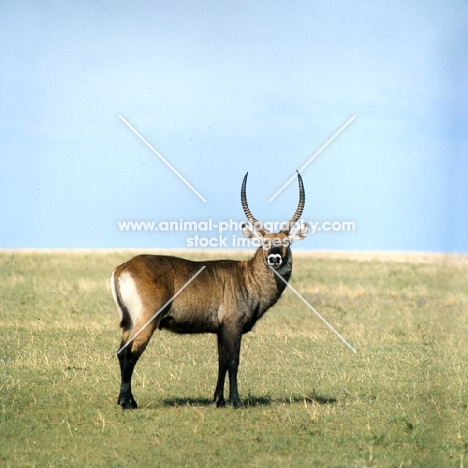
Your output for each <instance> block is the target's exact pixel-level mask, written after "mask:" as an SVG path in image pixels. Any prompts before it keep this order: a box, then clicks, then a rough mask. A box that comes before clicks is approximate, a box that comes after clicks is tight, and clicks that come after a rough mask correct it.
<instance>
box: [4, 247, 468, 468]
mask: <svg viewBox="0 0 468 468" xmlns="http://www.w3.org/2000/svg"><path fill="white" fill-rule="evenodd" d="M133 254H134V252H132V253H129V252H119V251H115V252H103V251H96V252H91V251H78V252H58V253H57V252H39V253H38V252H0V262H1V264H2V269H1V273H0V325H1V328H0V330H1V331H0V343H2V346H1V347H0V440H1V441H2V450H1V452H0V464H1V465H3V466H12V467H13V466H14V467H16V466H122V467H123V466H141V465H149V466H164V467H167V466H220V465H224V466H262V467H263V466H282V467H284V466H286V467H287V466H291V467H293V466H301V467H302V466H323V467H363V466H369V467H370V466H372V467H393V466H394V467H400V466H401V467H409V466H411V467H415V466H418V467H419V466H420V467H439V466H440V467H457V468H459V467H462V466H466V465H468V409H467V408H468V406H467V405H468V391H467V381H468V350H467V345H466V343H467V342H468V317H467V305H468V261H467V258H466V257H464V256H445V255H429V254H424V255H421V254H395V255H391V254H375V253H371V254H362V255H361V254H347V253H333V254H330V253H298V254H296V255H295V265H294V274H293V279H292V284H293V285H294V287H295V288H296V289H297V290H298V291H300V293H301V294H302V295H303V296H304V297H305V298H306V299H307V300H308V301H309V302H310V303H311V304H312V305H313V306H314V307H315V308H316V309H317V310H318V311H319V312H320V313H321V314H322V315H324V316H325V318H326V319H327V320H329V321H330V323H332V324H333V326H334V327H335V328H336V329H337V330H338V331H339V332H340V333H341V334H342V335H343V336H344V337H345V338H346V339H347V340H348V341H349V342H350V343H351V344H352V345H353V346H354V347H355V348H356V349H357V351H358V353H357V354H353V353H351V352H350V351H349V350H348V349H347V348H346V347H345V346H343V344H342V343H341V342H340V341H339V340H337V338H336V337H335V335H333V334H332V333H330V332H329V331H328V330H327V329H326V328H325V327H324V326H323V324H322V323H321V322H320V321H319V320H318V319H317V318H316V317H315V316H314V315H313V314H312V312H311V311H310V310H309V309H307V308H306V307H305V306H304V305H303V304H302V303H301V302H300V301H299V300H298V299H297V297H296V296H295V295H294V294H293V293H292V292H291V291H286V292H285V294H284V296H283V298H282V299H281V301H280V303H279V304H278V305H277V306H275V307H274V308H273V309H272V310H270V311H269V312H268V313H267V314H266V316H265V318H264V319H262V320H261V321H260V322H259V323H258V324H257V325H256V327H255V328H254V330H253V332H252V333H250V334H248V335H246V336H245V338H244V340H243V347H242V354H241V368H240V375H239V384H240V392H241V397H242V398H243V400H244V403H245V405H246V408H245V409H243V410H238V411H236V410H233V409H231V408H226V409H219V410H218V409H216V408H214V407H213V405H212V403H211V396H212V393H213V390H214V384H215V381H216V362H217V358H216V347H215V340H214V338H213V337H212V336H184V337H179V336H174V335H171V334H167V333H158V334H156V335H155V337H154V338H153V340H152V342H151V344H150V346H149V348H148V349H147V351H146V352H145V354H144V355H143V357H142V359H141V361H140V362H139V363H138V365H137V368H136V375H135V379H134V394H135V398H136V399H137V401H138V402H139V404H140V409H139V410H136V411H128V412H122V411H121V410H120V408H119V407H117V405H116V404H115V400H116V397H117V391H118V386H119V376H118V365H117V360H116V357H115V351H116V349H117V346H118V343H119V330H118V325H117V313H116V312H115V308H114V305H113V303H112V300H111V297H110V293H109V290H108V277H109V274H110V271H111V270H112V268H113V267H114V266H115V265H117V264H118V263H119V262H121V261H124V260H126V259H128V258H129V257H130V256H131V255H133ZM185 255H186V256H191V257H196V258H197V259H201V258H213V257H216V256H217V255H219V254H216V253H212V252H208V253H201V252H190V253H187V252H185ZM237 255H238V256H242V257H243V258H245V257H246V256H248V255H249V254H248V253H246V252H242V253H238V254H237ZM221 256H224V257H225V256H232V255H230V254H227V253H223V254H222V255H221Z"/></svg>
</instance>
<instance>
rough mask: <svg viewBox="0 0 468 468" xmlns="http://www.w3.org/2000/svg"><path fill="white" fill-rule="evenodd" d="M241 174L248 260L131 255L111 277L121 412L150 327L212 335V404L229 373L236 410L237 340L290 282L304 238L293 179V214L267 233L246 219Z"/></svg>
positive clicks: (220, 402) (130, 404) (129, 404)
mask: <svg viewBox="0 0 468 468" xmlns="http://www.w3.org/2000/svg"><path fill="white" fill-rule="evenodd" d="M247 176H248V173H247V174H246V175H245V177H244V179H243V182H242V188H241V203H242V208H243V210H244V213H245V216H246V217H247V220H248V221H249V223H244V224H243V225H242V232H243V234H244V236H245V237H246V238H247V239H250V240H256V242H258V243H259V244H260V246H259V247H258V249H257V250H256V252H255V254H254V256H253V257H252V258H251V259H250V260H247V261H235V260H212V261H202V262H196V261H191V260H187V259H183V258H179V257H173V256H166V255H138V256H136V257H133V258H132V259H131V260H129V261H128V262H126V263H123V264H122V265H120V266H118V267H117V268H116V269H115V270H114V271H113V273H112V276H111V290H112V295H113V298H114V301H115V303H116V306H117V310H118V312H119V314H120V326H121V328H122V340H121V344H120V348H119V351H118V360H119V364H120V372H121V385H120V393H119V396H118V399H117V404H118V405H120V406H121V407H122V408H123V409H131V408H137V407H138V405H137V403H136V401H135V399H134V398H133V395H132V389H131V379H132V374H133V370H134V367H135V364H136V363H137V361H138V359H139V357H140V356H141V354H142V353H143V351H144V350H145V349H146V346H147V345H148V342H149V340H150V338H151V336H152V335H153V332H154V331H155V330H156V328H159V329H160V330H162V329H165V330H169V331H172V332H175V333H213V334H215V335H216V336H217V341H218V366H219V367H218V380H217V384H216V389H215V392H214V402H215V403H216V406H217V407H222V406H225V404H226V402H225V400H224V381H225V378H226V373H228V375H229V403H230V404H231V405H233V406H234V407H235V408H239V407H241V406H242V401H241V399H240V397H239V392H238V388H237V371H238V367H239V353H240V346H241V339H242V335H243V334H244V333H248V332H249V331H251V330H252V328H253V326H254V325H255V323H256V322H257V320H259V319H260V318H261V317H262V316H263V314H264V313H265V312H266V311H267V310H268V309H269V308H270V307H272V306H273V305H274V304H275V303H276V302H277V301H278V299H279V298H280V296H281V294H282V292H283V291H284V289H285V287H286V284H287V282H288V281H289V279H290V278H291V272H292V253H291V249H290V245H291V244H292V243H293V242H294V241H296V240H301V239H304V238H305V237H306V236H307V234H308V230H309V226H308V224H307V223H305V222H303V223H301V224H296V222H297V221H298V220H299V218H300V217H301V214H302V211H303V209H304V204H305V192H304V186H303V182H302V178H301V176H300V174H299V173H297V178H298V183H299V203H298V206H297V209H296V212H295V213H294V215H293V217H292V218H291V220H290V221H289V222H288V223H287V224H286V226H285V227H284V228H283V229H282V230H281V231H279V232H277V233H270V232H269V231H268V230H267V229H265V228H264V227H263V225H262V224H261V223H260V222H259V221H258V220H257V219H256V218H255V217H254V216H253V215H252V213H251V211H250V209H249V206H248V204H247V195H246V186H247ZM200 270H201V271H200ZM195 276H196V277H195ZM188 283H189V284H188ZM182 289H183V290H182Z"/></svg>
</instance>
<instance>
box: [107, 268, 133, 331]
mask: <svg viewBox="0 0 468 468" xmlns="http://www.w3.org/2000/svg"><path fill="white" fill-rule="evenodd" d="M115 271H116V270H114V271H113V272H112V276H111V279H110V287H111V291H112V296H113V298H114V302H115V305H116V306H117V312H118V313H119V316H120V327H121V328H123V329H124V330H128V329H129V328H131V327H132V319H131V317H130V313H129V311H128V309H127V308H126V307H125V304H124V303H123V301H122V297H121V295H120V288H119V282H118V278H117V276H116V275H115Z"/></svg>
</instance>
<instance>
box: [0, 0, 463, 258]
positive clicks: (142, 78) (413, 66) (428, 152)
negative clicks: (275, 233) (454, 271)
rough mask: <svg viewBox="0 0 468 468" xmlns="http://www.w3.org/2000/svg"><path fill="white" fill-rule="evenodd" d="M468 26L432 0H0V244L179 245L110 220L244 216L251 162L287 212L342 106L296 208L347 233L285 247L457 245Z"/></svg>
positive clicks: (256, 183)
mask: <svg viewBox="0 0 468 468" xmlns="http://www.w3.org/2000/svg"><path fill="white" fill-rule="evenodd" d="M466 24H468V4H467V3H466V2H464V1H445V0H444V1H437V2H430V1H415V2H403V1H375V2H374V1H373V2H370V1H369V2H367V1H366V2H347V1H337V2H315V1H294V2H291V1H284V2H276V3H272V2H267V1H258V2H250V1H249V2H248V1H240V2H218V1H180V2H162V1H156V2H149V1H140V2H138V1H136V2H106V1H102V2H86V1H80V2H66V3H64V2H51V1H45V2H33V1H29V2H28V1H21V0H20V1H17V2H3V3H2V4H1V5H0V38H1V44H2V47H1V49H0V69H1V73H0V162H1V171H0V197H1V201H0V248H23V247H26V248H107V247H109V248H117V247H135V248H139V247H144V248H159V247H164V248H184V247H186V246H187V237H189V236H192V235H193V234H194V233H187V232H171V233H170V232H162V231H158V232H122V231H120V230H119V226H118V223H119V221H155V222H161V221H178V220H180V219H183V220H191V221H204V220H208V219H212V220H213V222H214V223H217V222H219V221H221V220H229V219H233V220H237V221H241V220H243V213H242V209H241V205H240V199H239V192H240V185H241V182H242V178H243V176H244V174H245V173H246V172H247V171H248V172H249V184H248V197H249V204H250V207H251V210H252V211H253V213H254V215H255V216H256V217H257V218H259V219H261V220H269V221H275V220H284V219H287V218H289V217H290V216H291V215H292V213H293V212H294V210H295V208H296V204H297V185H296V183H293V184H291V185H289V186H288V187H287V188H286V189H285V190H284V191H283V192H282V193H281V194H280V195H278V197H276V198H275V199H274V200H273V201H272V202H271V203H269V202H268V200H269V199H270V198H271V197H272V196H273V195H274V194H275V193H276V191H277V190H278V189H279V188H280V187H281V186H282V185H283V184H284V183H285V182H286V181H287V180H288V179H289V178H290V177H291V176H292V175H293V174H294V171H295V170H296V169H298V168H300V167H302V166H303V165H304V164H305V163H306V162H307V161H308V160H309V159H310V158H311V157H312V156H313V155H314V154H315V153H316V152H317V151H318V150H319V149H320V148H321V147H322V146H323V145H324V144H325V143H326V142H327V141H328V140H329V139H330V138H331V137H332V136H333V135H334V134H335V133H336V132H337V131H338V130H339V129H340V128H341V127H342V126H343V125H344V124H345V123H346V122H348V121H349V119H350V118H351V117H352V116H354V115H355V116H356V118H355V119H354V120H353V121H352V122H351V123H350V124H349V125H348V127H346V129H345V130H343V132H342V133H341V134H340V135H339V136H338V137H337V138H336V139H334V140H333V142H332V143H330V144H329V145H328V146H327V147H326V148H325V149H324V150H323V151H322V152H321V153H320V154H319V155H318V156H317V157H316V158H315V159H314V160H313V161H312V162H311V163H310V165H309V166H307V168H306V169H305V170H304V171H303V173H302V176H303V179H304V184H305V188H306V195H307V202H306V208H305V211H304V213H303V218H304V219H305V220H308V221H314V222H320V223H322V222H327V221H328V222H334V221H352V222H354V223H355V227H356V229H355V231H354V232H333V231H331V232H330V231H329V232H324V231H317V232H316V233H315V234H313V235H312V234H310V235H309V237H308V238H307V239H306V240H304V241H302V242H301V244H300V245H299V244H298V246H297V248H301V249H319V250H396V251H440V252H467V251H468V212H467V200H468V60H467V57H468V30H467V28H466ZM119 114H120V115H122V116H123V117H124V118H125V119H126V120H127V121H128V122H129V123H131V124H132V125H133V126H134V127H135V129H137V130H138V131H139V132H140V133H141V134H142V135H143V136H144V137H145V138H146V140H147V141H148V142H149V143H150V144H151V145H152V146H153V147H154V148H155V149H156V150H157V151H159V153H160V154H161V155H163V156H164V157H165V158H166V159H167V160H168V161H169V162H170V163H171V165H172V166H173V167H174V168H175V169H176V170H177V171H179V172H180V174H182V175H183V176H184V177H185V178H186V179H187V180H188V181H189V182H190V183H191V184H192V185H193V186H194V187H195V188H196V189H197V191H199V192H200V194H201V195H202V196H203V197H204V198H205V199H206V200H207V202H206V203H205V202H203V201H201V200H200V199H199V198H198V197H197V196H196V195H195V194H194V193H193V192H192V191H191V190H190V189H189V188H188V187H187V186H186V185H185V184H183V183H182V182H181V181H180V180H179V178H178V177H177V176H176V175H175V174H174V173H173V172H172V171H171V170H170V169H169V168H168V167H167V166H166V165H165V164H164V163H163V162H162V161H161V160H160V159H159V158H158V157H157V156H156V155H155V154H154V153H153V152H152V151H151V150H150V149H149V148H148V147H147V146H146V145H145V144H144V143H143V142H142V141H141V140H140V139H139V138H138V137H137V136H136V135H135V134H134V133H133V132H132V131H131V130H130V129H129V128H128V127H127V126H126V125H125V123H124V122H123V121H122V120H121V119H120V118H119V117H118V116H119ZM198 234H199V235H200V236H217V232H212V233H207V232H200V233H198ZM227 235H228V236H230V237H231V236H233V235H237V236H240V235H241V234H240V232H229V233H228V234H227ZM229 243H230V241H229ZM229 243H228V246H229Z"/></svg>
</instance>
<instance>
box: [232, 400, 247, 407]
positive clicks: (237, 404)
mask: <svg viewBox="0 0 468 468" xmlns="http://www.w3.org/2000/svg"><path fill="white" fill-rule="evenodd" d="M231 405H232V406H234V408H235V409H239V408H243V406H244V405H243V404H242V401H240V400H234V401H231Z"/></svg>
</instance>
